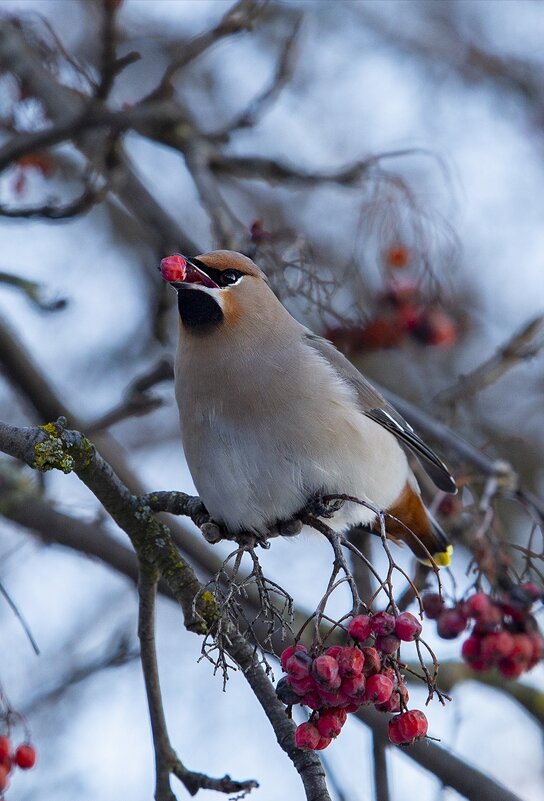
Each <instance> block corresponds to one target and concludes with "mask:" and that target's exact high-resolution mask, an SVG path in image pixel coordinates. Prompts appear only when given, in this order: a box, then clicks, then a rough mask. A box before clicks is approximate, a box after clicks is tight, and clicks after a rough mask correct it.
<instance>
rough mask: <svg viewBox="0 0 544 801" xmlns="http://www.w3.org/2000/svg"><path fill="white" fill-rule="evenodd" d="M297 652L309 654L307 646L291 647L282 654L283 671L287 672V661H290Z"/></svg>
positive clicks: (298, 644)
mask: <svg viewBox="0 0 544 801" xmlns="http://www.w3.org/2000/svg"><path fill="white" fill-rule="evenodd" d="M296 651H302V652H303V653H307V652H308V649H307V648H306V646H305V645H301V644H300V643H297V645H289V646H288V647H287V648H284V650H283V651H282V652H281V656H280V662H281V666H282V668H283V670H285V665H286V664H287V660H288V659H290V658H291V657H292V656H293V654H294V653H295V652H296Z"/></svg>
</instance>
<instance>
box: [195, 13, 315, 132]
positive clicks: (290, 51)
mask: <svg viewBox="0 0 544 801" xmlns="http://www.w3.org/2000/svg"><path fill="white" fill-rule="evenodd" d="M301 22H302V18H299V19H298V20H297V21H296V22H295V24H294V26H293V30H292V32H291V33H290V34H289V36H288V37H287V38H286V39H285V42H284V44H283V47H282V49H281V52H280V55H279V58H278V61H277V64H276V69H275V71H274V75H273V77H272V80H271V81H270V83H269V85H268V86H267V87H266V89H264V90H263V91H262V92H261V93H260V94H259V95H257V97H256V98H255V99H254V100H252V102H251V103H250V104H249V106H248V107H247V108H246V109H244V110H243V111H242V112H240V114H238V115H237V116H236V117H235V118H234V119H233V120H231V122H229V124H228V125H226V126H225V127H224V128H223V129H222V130H220V131H215V132H214V133H212V134H208V137H209V138H210V139H211V140H214V141H221V140H223V139H226V138H228V137H230V136H231V135H232V134H233V133H235V132H236V131H239V130H241V129H243V128H251V127H253V126H254V125H256V124H257V122H258V121H259V120H260V118H261V117H262V116H263V115H264V114H265V113H266V111H267V110H268V109H269V108H270V106H271V105H272V104H273V103H274V102H275V101H276V99H277V98H278V96H279V95H280V93H281V92H282V90H283V89H284V87H285V86H286V85H287V84H288V83H289V81H290V80H291V78H292V76H293V68H294V61H295V58H296V51H297V40H298V34H299V30H300V25H301Z"/></svg>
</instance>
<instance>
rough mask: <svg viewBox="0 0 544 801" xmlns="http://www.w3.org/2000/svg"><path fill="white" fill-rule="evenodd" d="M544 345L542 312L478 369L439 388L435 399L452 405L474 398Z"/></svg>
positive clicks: (535, 353) (436, 401) (437, 401)
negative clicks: (449, 385) (441, 389)
mask: <svg viewBox="0 0 544 801" xmlns="http://www.w3.org/2000/svg"><path fill="white" fill-rule="evenodd" d="M542 347H544V315H539V316H538V317H535V318H534V319H533V320H531V321H530V322H528V323H526V324H525V325H524V326H523V327H522V328H521V330H520V331H517V332H516V333H515V334H514V336H512V337H510V338H509V339H508V340H507V341H506V342H505V343H504V344H503V345H501V347H500V348H499V349H498V350H497V352H496V353H495V354H494V355H493V356H491V357H490V358H489V359H486V360H485V361H484V362H482V364H480V365H479V366H478V367H476V369H475V370H472V372H470V373H467V375H461V376H459V379H458V381H457V382H456V383H455V384H454V385H453V386H451V387H448V389H445V390H443V391H442V392H439V393H438V395H436V397H435V398H434V403H439V404H443V405H444V406H449V407H453V406H455V404H457V403H458V402H459V401H460V400H463V401H465V400H467V399H468V398H471V397H472V396H473V395H476V394H477V393H478V392H481V391H482V390H483V389H486V387H489V386H491V385H492V384H494V383H495V382H496V381H498V380H499V379H500V378H502V376H503V375H505V374H506V373H507V372H509V371H510V370H512V368H513V367H516V366H517V365H518V364H522V363H523V362H525V361H528V360H529V359H532V358H534V357H535V356H536V355H537V353H538V352H539V351H540V350H541V348H542Z"/></svg>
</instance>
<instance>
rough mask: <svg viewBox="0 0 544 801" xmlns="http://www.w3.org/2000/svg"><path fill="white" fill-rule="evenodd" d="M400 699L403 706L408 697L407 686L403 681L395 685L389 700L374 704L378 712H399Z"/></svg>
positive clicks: (400, 706)
mask: <svg viewBox="0 0 544 801" xmlns="http://www.w3.org/2000/svg"><path fill="white" fill-rule="evenodd" d="M401 699H402V701H403V703H404V705H405V706H406V704H407V703H408V701H409V699H410V696H409V695H408V688H407V687H406V685H405V684H404V682H401V683H400V684H397V685H396V686H395V688H394V689H393V692H392V693H391V698H390V699H389V701H386V702H385V704H376V705H375V706H376V709H378V710H379V711H380V712H392V713H394V714H395V713H397V712H400V710H401V708H402V704H401Z"/></svg>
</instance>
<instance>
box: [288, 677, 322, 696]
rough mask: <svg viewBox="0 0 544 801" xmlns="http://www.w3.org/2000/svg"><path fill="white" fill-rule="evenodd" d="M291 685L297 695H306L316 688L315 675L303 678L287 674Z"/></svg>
mask: <svg viewBox="0 0 544 801" xmlns="http://www.w3.org/2000/svg"><path fill="white" fill-rule="evenodd" d="M287 681H288V682H289V685H290V686H291V687H292V688H293V690H294V692H296V694H297V695H306V693H309V692H312V690H315V681H314V678H313V676H310V675H308V676H304V677H303V678H302V679H295V678H294V677H293V676H287Z"/></svg>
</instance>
